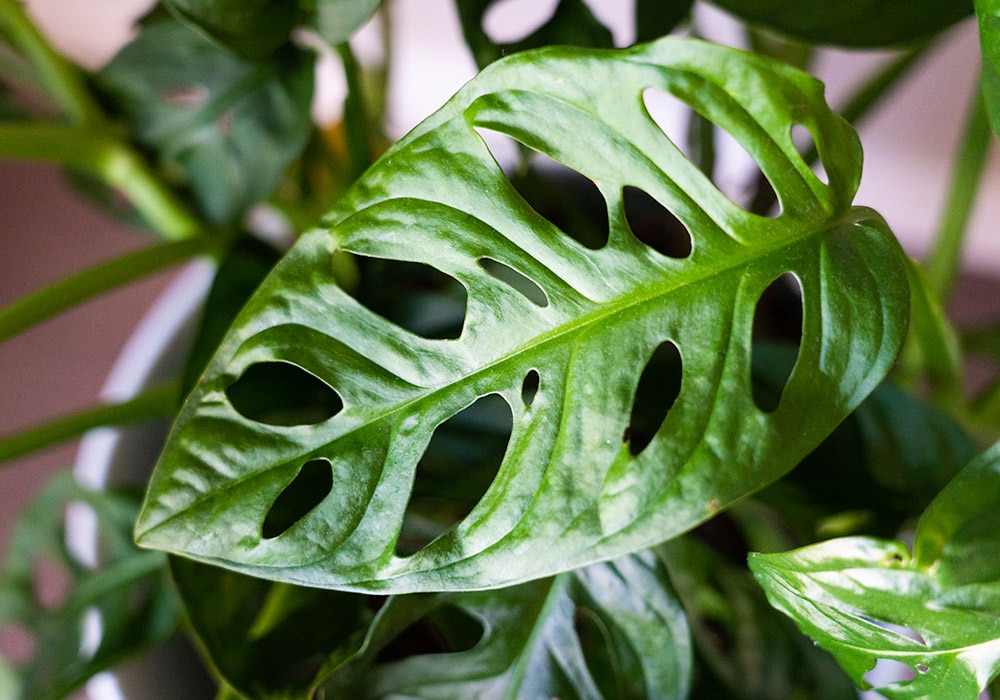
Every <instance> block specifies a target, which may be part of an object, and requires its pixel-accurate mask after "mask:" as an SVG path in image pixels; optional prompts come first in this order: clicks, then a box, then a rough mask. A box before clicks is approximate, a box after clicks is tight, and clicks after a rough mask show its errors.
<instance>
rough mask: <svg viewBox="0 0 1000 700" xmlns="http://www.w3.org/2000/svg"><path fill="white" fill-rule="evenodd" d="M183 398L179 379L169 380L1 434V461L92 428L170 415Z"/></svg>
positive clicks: (69, 438)
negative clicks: (117, 400)
mask: <svg viewBox="0 0 1000 700" xmlns="http://www.w3.org/2000/svg"><path fill="white" fill-rule="evenodd" d="M179 401H180V384H179V382H176V381H173V382H167V383H165V384H160V385H158V386H155V387H153V388H152V389H149V390H147V391H145V392H143V393H141V394H139V395H138V396H136V397H135V398H132V399H129V400H127V401H122V402H121V403H115V404H108V405H100V406H96V407H92V408H88V409H86V410H83V411H80V412H78V413H73V414H71V415H68V416H63V417H62V418H57V419H55V420H53V421H50V422H48V423H44V424H42V425H39V426H35V427H32V428H28V429H27V430H24V431H21V432H19V433H14V434H13V435H7V436H4V437H0V463H2V462H9V461H10V460H13V459H16V458H17V457H21V456H23V455H26V454H28V453H30V452H33V451H35V450H38V449H41V448H43V447H48V446H50V445H55V444H57V443H60V442H64V441H66V440H71V439H73V438H75V437H79V436H80V435H82V434H83V433H85V432H87V431H88V430H91V429H92V428H97V427H101V426H107V425H125V424H128V423H136V422H139V421H143V420H148V419H150V418H158V417H160V416H170V415H172V414H173V413H174V411H175V410H176V409H177V404H178V402H179Z"/></svg>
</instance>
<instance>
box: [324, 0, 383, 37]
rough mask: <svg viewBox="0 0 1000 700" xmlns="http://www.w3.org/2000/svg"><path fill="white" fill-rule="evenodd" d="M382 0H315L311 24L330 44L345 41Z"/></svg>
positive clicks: (368, 17) (370, 15)
mask: <svg viewBox="0 0 1000 700" xmlns="http://www.w3.org/2000/svg"><path fill="white" fill-rule="evenodd" d="M381 1H382V0H315V5H316V7H315V9H314V10H313V19H312V25H313V27H314V28H315V29H316V32H317V33H318V34H319V35H320V36H321V37H323V39H325V40H326V41H328V42H330V43H331V44H340V43H342V42H345V41H347V40H348V39H350V38H351V36H352V35H353V34H354V32H356V31H357V30H358V29H359V28H361V25H363V24H364V23H365V22H367V21H368V20H369V19H371V17H372V15H374V14H375V10H377V9H378V6H379V5H380V4H381Z"/></svg>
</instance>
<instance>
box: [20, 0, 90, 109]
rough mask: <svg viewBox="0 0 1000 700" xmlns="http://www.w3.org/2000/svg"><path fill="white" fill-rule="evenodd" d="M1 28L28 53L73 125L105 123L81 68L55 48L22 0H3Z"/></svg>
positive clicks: (39, 74)
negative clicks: (81, 73) (34, 21)
mask: <svg viewBox="0 0 1000 700" xmlns="http://www.w3.org/2000/svg"><path fill="white" fill-rule="evenodd" d="M0 28H3V29H5V30H6V31H7V33H8V35H9V36H10V37H11V39H12V40H13V41H14V42H15V43H16V44H17V46H18V47H19V48H20V49H21V50H22V51H23V52H24V53H25V54H26V56H27V57H28V59H29V61H30V62H31V64H32V65H33V66H34V68H35V69H36V70H37V71H38V77H39V78H40V79H41V81H42V84H43V85H44V86H45V88H46V89H47V90H48V93H49V95H51V96H52V97H53V98H54V99H55V100H56V102H57V103H58V104H59V106H60V107H61V108H62V109H63V111H64V112H65V114H66V116H67V117H69V119H70V120H71V121H72V122H73V123H75V124H81V125H82V124H88V125H95V124H100V123H103V122H104V115H103V113H102V111H101V109H100V108H99V107H98V105H97V104H96V102H95V101H94V99H93V97H92V96H91V94H90V91H89V90H88V89H87V86H86V84H85V83H84V81H83V78H82V77H81V75H80V71H79V69H78V68H77V67H76V66H75V65H73V64H72V63H70V62H69V61H67V60H66V59H65V58H63V57H62V56H61V55H59V54H58V53H56V51H54V50H53V49H52V47H51V46H50V45H49V43H48V41H46V39H45V37H44V36H42V34H41V32H39V31H38V28H37V27H36V26H35V25H34V23H33V22H32V21H31V19H30V18H29V17H28V15H27V13H26V12H25V10H24V6H23V5H22V3H21V2H20V0H0Z"/></svg>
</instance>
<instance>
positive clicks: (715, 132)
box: [642, 88, 780, 216]
mask: <svg viewBox="0 0 1000 700" xmlns="http://www.w3.org/2000/svg"><path fill="white" fill-rule="evenodd" d="M642 101H643V104H644V105H645V107H646V112H647V113H648V114H649V116H650V118H652V120H653V121H654V122H655V123H656V125H657V126H658V127H660V130H661V131H662V132H663V133H664V134H665V135H666V136H667V138H669V139H670V141H671V142H672V143H673V144H674V145H675V146H677V148H678V149H679V150H680V151H681V153H683V154H684V155H685V156H687V158H688V160H690V161H691V162H693V163H694V164H695V165H697V166H698V167H699V168H700V169H701V170H702V171H703V172H705V173H706V174H707V175H708V177H709V179H711V180H712V182H713V183H714V184H715V186H716V187H717V188H718V189H719V191H720V192H722V193H723V194H724V195H725V196H726V197H728V198H729V200H730V201H732V202H733V203H734V204H736V205H738V206H742V207H747V208H752V207H753V205H754V203H755V202H757V201H758V200H760V201H767V202H769V203H773V202H777V199H778V198H777V195H776V193H775V191H774V187H773V186H772V185H771V182H770V181H769V180H768V179H767V178H766V177H764V176H763V174H762V173H761V170H760V166H759V165H757V162H756V161H755V160H754V159H753V157H752V156H751V155H750V154H749V153H748V152H747V150H746V149H745V148H744V147H743V146H742V144H740V142H739V141H737V140H736V138H735V137H733V135H732V134H730V133H729V132H728V131H726V130H725V129H723V128H722V127H720V126H719V125H717V124H713V123H712V122H710V121H708V120H707V119H705V118H703V117H701V116H700V115H698V114H697V113H696V112H695V111H694V110H693V109H692V107H691V106H690V105H689V104H688V103H686V102H685V101H684V100H682V99H681V98H679V97H677V96H676V95H673V94H671V93H669V92H665V91H663V90H658V89H656V88H647V89H646V90H644V91H643V93H642ZM710 127H714V128H710ZM779 212H780V210H779V209H778V208H777V207H774V206H770V207H767V209H766V211H762V212H756V213H758V214H760V215H762V216H769V215H770V216H776V215H777V214H778V213H779Z"/></svg>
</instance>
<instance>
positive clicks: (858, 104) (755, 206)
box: [749, 43, 931, 214]
mask: <svg viewBox="0 0 1000 700" xmlns="http://www.w3.org/2000/svg"><path fill="white" fill-rule="evenodd" d="M930 46H931V44H930V43H924V44H921V45H920V46H918V47H917V48H915V49H913V50H911V51H908V52H906V53H904V54H903V55H902V56H900V57H899V58H897V59H896V60H894V61H892V62H891V63H890V64H889V65H887V66H886V67H885V68H883V69H882V70H880V71H879V72H878V73H876V74H875V75H874V76H872V78H871V79H870V80H869V81H868V82H867V83H866V84H865V85H864V87H862V88H861V89H860V90H858V91H857V92H856V93H854V95H853V96H852V97H851V98H850V99H849V100H848V101H847V104H845V105H844V107H843V108H842V109H841V110H840V114H841V116H843V117H844V119H846V120H847V121H849V122H850V123H851V124H857V123H858V122H859V121H861V120H862V119H863V118H864V117H865V116H867V115H868V113H869V112H870V111H871V110H872V109H874V108H875V107H877V106H878V105H879V103H880V102H882V100H883V99H885V97H886V96H887V95H888V94H889V91H890V89H891V88H893V87H895V85H896V84H897V83H898V81H899V79H900V78H901V77H903V75H905V74H906V72H907V71H909V69H910V68H912V67H913V65H914V64H915V63H916V62H917V60H918V59H920V58H921V57H922V56H923V55H924V54H925V53H926V52H927V49H928V48H929V47H930ZM802 159H803V160H804V161H805V162H806V165H813V164H814V163H815V162H816V161H817V160H819V152H818V151H817V150H816V146H815V145H814V146H812V147H810V148H809V150H808V151H806V152H805V153H803V154H802ZM754 191H755V192H756V194H755V195H754V199H753V202H751V204H750V205H749V209H750V211H752V212H756V213H758V214H763V213H766V212H768V211H770V210H771V207H773V206H774V204H775V203H776V201H777V199H776V198H777V194H776V193H775V191H774V189H773V188H772V187H771V186H770V184H768V183H767V181H766V178H765V177H764V175H763V174H761V175H760V176H759V177H758V178H757V183H756V186H755V188H754Z"/></svg>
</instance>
